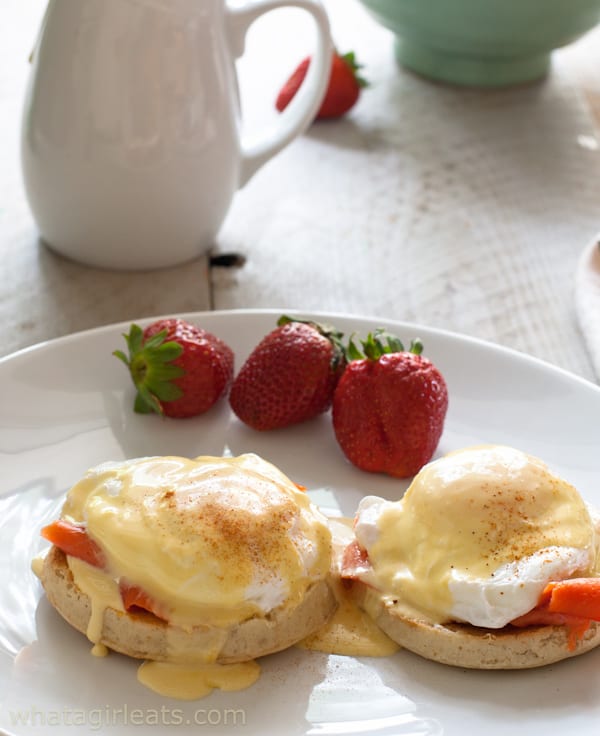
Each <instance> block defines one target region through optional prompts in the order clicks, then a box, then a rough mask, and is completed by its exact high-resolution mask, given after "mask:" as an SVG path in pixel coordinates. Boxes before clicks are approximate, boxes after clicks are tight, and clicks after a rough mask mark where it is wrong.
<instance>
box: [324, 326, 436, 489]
mask: <svg viewBox="0 0 600 736" xmlns="http://www.w3.org/2000/svg"><path fill="white" fill-rule="evenodd" d="M362 346H363V350H364V354H363V353H361V352H360V351H359V350H358V348H357V347H356V346H355V345H354V343H353V342H352V341H350V344H349V348H348V357H349V359H350V362H349V363H348V366H347V368H346V370H345V371H344V375H343V376H342V377H341V379H340V382H339V383H338V385H337V388H336V390H335V394H334V397H333V409H332V417H333V428H334V431H335V436H336V438H337V441H338V443H339V445H340V447H341V448H342V451H343V452H344V454H345V455H346V457H347V458H348V459H349V460H350V462H351V463H353V464H354V465H356V466H357V467H359V468H361V469H362V470H367V471H370V472H373V473H387V474H388V475H392V476H395V477H397V478H406V477H408V476H411V475H414V474H415V473H416V472H417V471H418V470H420V469H421V467H422V466H423V465H425V463H427V462H428V461H429V460H430V459H431V457H432V456H433V453H434V452H435V449H436V447H437V445H438V442H439V439H440V437H441V434H442V430H443V427H444V419H445V417H446V410H447V408H448V390H447V387H446V382H445V381H444V378H443V376H442V374H441V373H440V372H439V370H438V369H437V368H436V367H435V366H434V365H433V363H431V362H430V361H429V360H427V358H424V357H423V356H421V355H420V353H421V351H422V349H423V346H422V344H421V342H420V341H418V340H417V341H413V343H412V344H411V347H410V350H409V351H405V350H404V347H403V345H402V343H401V342H400V340H398V338H396V337H394V336H393V335H389V334H388V333H386V332H385V331H384V330H376V331H375V332H374V333H373V334H370V335H369V336H368V337H367V339H366V340H365V341H364V342H362Z"/></svg>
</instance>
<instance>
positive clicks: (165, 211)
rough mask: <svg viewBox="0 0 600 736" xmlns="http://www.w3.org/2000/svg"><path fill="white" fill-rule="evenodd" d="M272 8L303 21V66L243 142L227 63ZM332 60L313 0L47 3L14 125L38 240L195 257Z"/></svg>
mask: <svg viewBox="0 0 600 736" xmlns="http://www.w3.org/2000/svg"><path fill="white" fill-rule="evenodd" d="M282 6H294V7H298V8H302V9H304V10H306V11H307V12H309V13H310V14H311V15H312V16H313V18H314V21H315V23H316V27H317V31H318V32H317V45H316V48H315V49H313V50H311V53H312V56H313V62H312V63H311V65H310V69H309V73H308V75H307V78H306V80H305V83H304V84H303V85H302V88H301V90H300V92H299V93H298V95H297V96H296V97H295V98H294V100H293V101H292V104H290V106H289V107H288V108H287V109H286V110H285V112H284V113H283V114H282V115H281V116H280V119H279V120H278V121H277V123H278V124H277V127H276V129H275V131H273V132H271V133H269V134H265V136H264V138H263V139H262V140H257V141H255V142H254V143H252V144H249V143H247V142H246V141H245V138H244V136H242V135H241V128H242V126H241V122H240V105H239V98H238V89H237V79H236V73H235V63H234V62H235V59H236V58H237V57H239V56H240V55H241V54H242V52H243V47H244V39H245V35H246V31H247V29H248V27H249V26H250V25H251V23H252V22H253V21H254V20H255V19H256V18H258V17H259V16H260V15H262V14H263V13H265V12H267V11H270V10H273V9H275V8H279V7H282ZM330 62H331V41H330V38H329V25H328V21H327V16H326V14H325V11H324V9H323V7H322V6H321V4H320V2H319V0H287V1H286V0H247V1H246V2H238V3H237V4H235V5H234V4H233V3H231V4H228V3H227V2H225V0H50V2H49V5H48V9H47V11H46V16H45V19H44V22H43V25H42V29H41V33H40V38H39V40H38V44H37V46H36V49H35V53H34V57H33V66H32V70H31V77H30V81H29V86H28V90H27V95H26V100H25V109H24V114H23V130H22V165H23V176H24V182H25V189H26V193H27V197H28V200H29V204H30V206H31V210H32V212H33V215H34V218H35V220H36V222H37V225H38V227H39V230H40V233H41V236H42V238H43V240H44V241H45V242H46V243H47V244H48V245H50V247H51V248H53V249H55V250H56V251H58V252H60V253H62V254H63V255H65V256H67V257H69V258H72V259H74V260H76V261H80V262H82V263H86V264H89V265H92V266H100V267H104V268H115V269H124V270H128V269H148V268H160V267H164V266H172V265H176V264H178V263H182V262H185V261H188V260H190V259H192V258H195V257H196V256H198V255H200V254H201V253H203V252H205V251H206V250H207V249H208V248H210V247H211V246H212V245H213V244H214V239H215V236H216V234H217V232H218V230H219V228H220V226H221V224H222V222H223V220H224V218H225V215H226V213H227V211H228V209H229V206H230V203H231V200H232V198H233V196H234V194H235V192H236V190H237V189H238V188H239V187H241V186H243V185H244V184H245V183H246V182H247V181H248V180H249V178H250V177H251V176H252V175H253V174H254V172H255V171H256V170H257V169H258V168H259V167H260V166H262V164H264V163H265V162H266V161H267V160H268V159H269V158H271V157H272V156H273V155H274V154H275V153H277V152H278V151H280V150H281V149H282V148H283V147H284V146H285V145H287V144H288V143H289V142H290V141H292V140H293V139H294V138H295V137H296V136H297V135H299V134H300V133H301V132H302V131H303V130H305V128H306V127H307V126H308V125H309V124H310V122H311V121H312V119H313V117H314V115H315V113H316V111H317V109H318V107H319V104H320V101H321V99H322V97H323V95H324V92H325V89H326V85H327V81H328V77H329V69H330Z"/></svg>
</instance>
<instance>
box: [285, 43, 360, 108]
mask: <svg viewBox="0 0 600 736" xmlns="http://www.w3.org/2000/svg"><path fill="white" fill-rule="evenodd" d="M309 65H310V56H308V57H307V58H306V59H304V60H303V61H301V62H300V64H299V65H298V67H296V70H295V71H294V73H293V74H292V76H291V77H290V78H289V79H288V81H287V82H286V83H285V84H284V85H283V87H282V88H281V91H280V92H279V94H278V96H277V100H276V102H275V107H276V108H277V109H278V110H279V112H281V111H282V110H285V108H286V107H287V106H288V105H289V103H290V102H291V100H292V99H293V97H294V96H295V95H296V92H297V91H298V89H299V88H300V85H301V84H302V82H303V81H304V77H305V76H306V73H307V71H308V67H309ZM359 69H360V64H357V63H356V59H355V58H354V53H353V52H352V51H351V52H350V53H348V54H344V55H343V56H340V55H339V54H337V53H336V52H334V53H333V58H332V63H331V73H330V76H329V85H328V87H327V91H326V93H325V97H324V98H323V102H322V103H321V107H320V109H319V111H318V113H317V116H316V117H317V119H322V118H339V117H341V116H342V115H345V114H346V113H347V112H348V110H350V109H351V108H352V107H354V105H355V104H356V101H357V100H358V97H359V95H360V90H361V88H362V87H366V86H367V82H366V81H365V80H364V79H362V78H361V77H359V76H358V74H357V71H358V70H359Z"/></svg>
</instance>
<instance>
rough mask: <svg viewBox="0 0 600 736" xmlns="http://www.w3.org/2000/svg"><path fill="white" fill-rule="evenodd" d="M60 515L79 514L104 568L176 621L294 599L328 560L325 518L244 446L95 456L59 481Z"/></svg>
mask: <svg viewBox="0 0 600 736" xmlns="http://www.w3.org/2000/svg"><path fill="white" fill-rule="evenodd" d="M62 516H63V518H64V519H66V520H68V521H71V522H73V523H75V524H82V525H84V526H85V528H86V531H87V534H88V536H89V537H90V538H91V539H92V540H93V541H94V542H96V543H97V544H98V545H99V547H100V548H101V550H102V551H103V553H104V556H105V559H106V565H105V571H106V572H107V574H108V575H109V576H110V577H112V578H114V579H115V580H117V579H118V580H120V581H126V582H127V583H128V584H132V585H136V586H138V587H139V588H141V589H142V590H143V591H144V592H145V593H147V594H148V596H150V597H151V598H152V599H153V600H154V601H156V602H157V603H158V604H159V605H160V607H161V610H162V612H164V618H165V619H167V620H168V621H169V622H170V623H172V624H174V625H176V626H179V627H181V628H184V629H185V628H189V627H192V626H194V625H197V624H198V623H199V622H200V623H202V624H207V625H211V626H217V627H228V626H231V625H234V624H237V623H239V622H241V621H244V620H246V619H248V618H251V617H252V616H256V615H258V616H263V615H265V614H267V613H268V612H269V611H271V610H273V609H275V608H277V607H279V606H284V605H285V606H288V605H289V606H295V605H297V604H298V603H299V602H300V601H301V600H302V598H303V596H304V594H305V592H306V589H307V588H308V586H309V585H310V584H311V583H312V582H313V581H315V580H319V579H323V578H325V577H326V576H327V575H328V572H329V567H330V557H331V534H330V531H329V528H328V525H327V522H326V520H325V518H324V517H323V516H322V515H321V513H320V512H319V511H318V510H317V509H316V507H315V506H314V505H313V504H312V503H311V502H310V500H309V498H308V496H307V494H306V493H304V492H302V491H301V490H299V488H298V487H297V486H296V485H295V484H294V483H292V482H291V481H290V480H289V479H288V478H287V477H286V476H285V475H284V474H283V473H282V472H281V471H279V470H278V469H277V468H276V467H275V466H273V465H271V464H270V463H268V462H267V461H265V460H263V459H261V458H259V457H258V456H257V455H253V454H246V455H241V456H239V457H235V458H231V457H229V458H225V457H207V456H203V457H198V458H195V459H188V458H183V457H173V456H170V457H146V458H138V459H134V460H125V461H122V462H107V463H103V464H101V465H99V466H97V467H95V468H93V469H91V470H90V471H88V472H87V473H86V475H85V476H84V477H83V478H82V479H81V480H80V481H79V482H78V483H77V484H76V485H75V486H73V487H72V488H71V490H70V491H69V493H68V495H67V499H66V502H65V504H64V506H63V513H62Z"/></svg>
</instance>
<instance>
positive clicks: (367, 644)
mask: <svg viewBox="0 0 600 736" xmlns="http://www.w3.org/2000/svg"><path fill="white" fill-rule="evenodd" d="M329 526H330V529H331V532H332V544H333V555H334V560H333V564H334V566H335V565H337V566H338V568H339V567H340V566H341V560H342V554H343V551H344V549H345V547H346V545H347V544H349V542H350V541H351V540H352V539H353V536H352V520H351V519H346V518H336V519H330V520H329ZM332 586H333V590H334V593H335V597H336V600H337V603H338V607H337V609H336V611H335V613H334V614H333V616H332V617H331V618H330V619H329V621H328V622H327V623H326V624H325V625H324V626H323V627H321V628H320V629H319V630H318V631H316V632H315V633H314V634H311V635H310V636H308V637H307V638H306V639H304V640H303V641H301V642H300V643H299V644H298V645H297V646H299V647H300V648H302V649H312V650H314V651H318V652H326V653H327V654H341V655H346V656H353V657H387V656H389V655H391V654H394V652H397V651H398V649H399V648H400V647H399V646H398V644H396V642H394V641H392V640H391V639H390V638H389V637H388V636H387V635H386V634H384V633H383V631H382V630H381V629H380V628H379V626H377V624H376V623H375V622H374V621H373V619H372V618H371V617H370V616H368V615H367V614H366V613H365V612H364V611H363V610H361V609H360V608H359V607H358V606H357V605H356V604H355V603H354V601H352V600H351V599H350V598H349V597H348V595H347V592H346V588H345V587H344V585H343V583H342V582H341V579H340V576H339V574H336V575H335V576H334V580H333V581H332Z"/></svg>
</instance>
